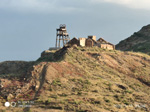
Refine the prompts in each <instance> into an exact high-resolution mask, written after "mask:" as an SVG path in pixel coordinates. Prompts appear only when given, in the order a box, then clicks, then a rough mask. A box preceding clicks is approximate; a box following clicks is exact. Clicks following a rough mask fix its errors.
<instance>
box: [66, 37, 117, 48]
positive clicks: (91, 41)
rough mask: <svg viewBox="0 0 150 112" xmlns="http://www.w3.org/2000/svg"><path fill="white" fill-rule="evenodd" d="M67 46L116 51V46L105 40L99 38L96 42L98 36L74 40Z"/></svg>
mask: <svg viewBox="0 0 150 112" xmlns="http://www.w3.org/2000/svg"><path fill="white" fill-rule="evenodd" d="M67 44H68V45H70V46H72V45H74V44H76V45H77V46H82V47H84V46H85V47H93V46H98V47H100V48H103V49H109V50H114V49H115V45H113V44H111V43H109V42H107V41H106V40H104V39H103V38H99V39H98V40H97V41H96V36H88V38H79V39H77V38H73V39H72V40H70V41H69V42H68V43H67Z"/></svg>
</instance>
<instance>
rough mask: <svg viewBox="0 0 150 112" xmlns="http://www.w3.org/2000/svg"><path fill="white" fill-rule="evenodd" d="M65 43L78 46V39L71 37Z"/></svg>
mask: <svg viewBox="0 0 150 112" xmlns="http://www.w3.org/2000/svg"><path fill="white" fill-rule="evenodd" d="M67 44H68V45H70V46H73V45H77V46H79V40H78V39H76V38H73V39H72V40H70V41H69V42H68V43H67Z"/></svg>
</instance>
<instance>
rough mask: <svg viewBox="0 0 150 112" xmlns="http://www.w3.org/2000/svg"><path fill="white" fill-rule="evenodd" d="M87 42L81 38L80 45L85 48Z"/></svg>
mask: <svg viewBox="0 0 150 112" xmlns="http://www.w3.org/2000/svg"><path fill="white" fill-rule="evenodd" d="M85 41H86V38H79V45H80V46H85Z"/></svg>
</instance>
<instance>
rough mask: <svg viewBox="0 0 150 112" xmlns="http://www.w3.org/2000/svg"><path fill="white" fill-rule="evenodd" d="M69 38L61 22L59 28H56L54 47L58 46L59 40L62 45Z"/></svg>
mask: <svg viewBox="0 0 150 112" xmlns="http://www.w3.org/2000/svg"><path fill="white" fill-rule="evenodd" d="M69 40H70V38H69V34H68V33H67V29H66V25H65V24H61V25H60V26H59V29H56V48H57V47H58V48H60V46H61V45H60V44H61V41H62V42H63V43H62V44H63V46H64V45H65V44H66V43H67V42H68V41H69Z"/></svg>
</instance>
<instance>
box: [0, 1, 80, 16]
mask: <svg viewBox="0 0 150 112" xmlns="http://www.w3.org/2000/svg"><path fill="white" fill-rule="evenodd" d="M62 1H63V0H62ZM66 1H67V0H64V2H66ZM59 2H60V3H62V2H61V1H59V0H0V8H2V9H5V10H15V11H21V12H42V13H55V12H70V11H73V10H78V9H77V8H75V7H71V6H67V7H64V6H63V4H62V5H60V4H59Z"/></svg>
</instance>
